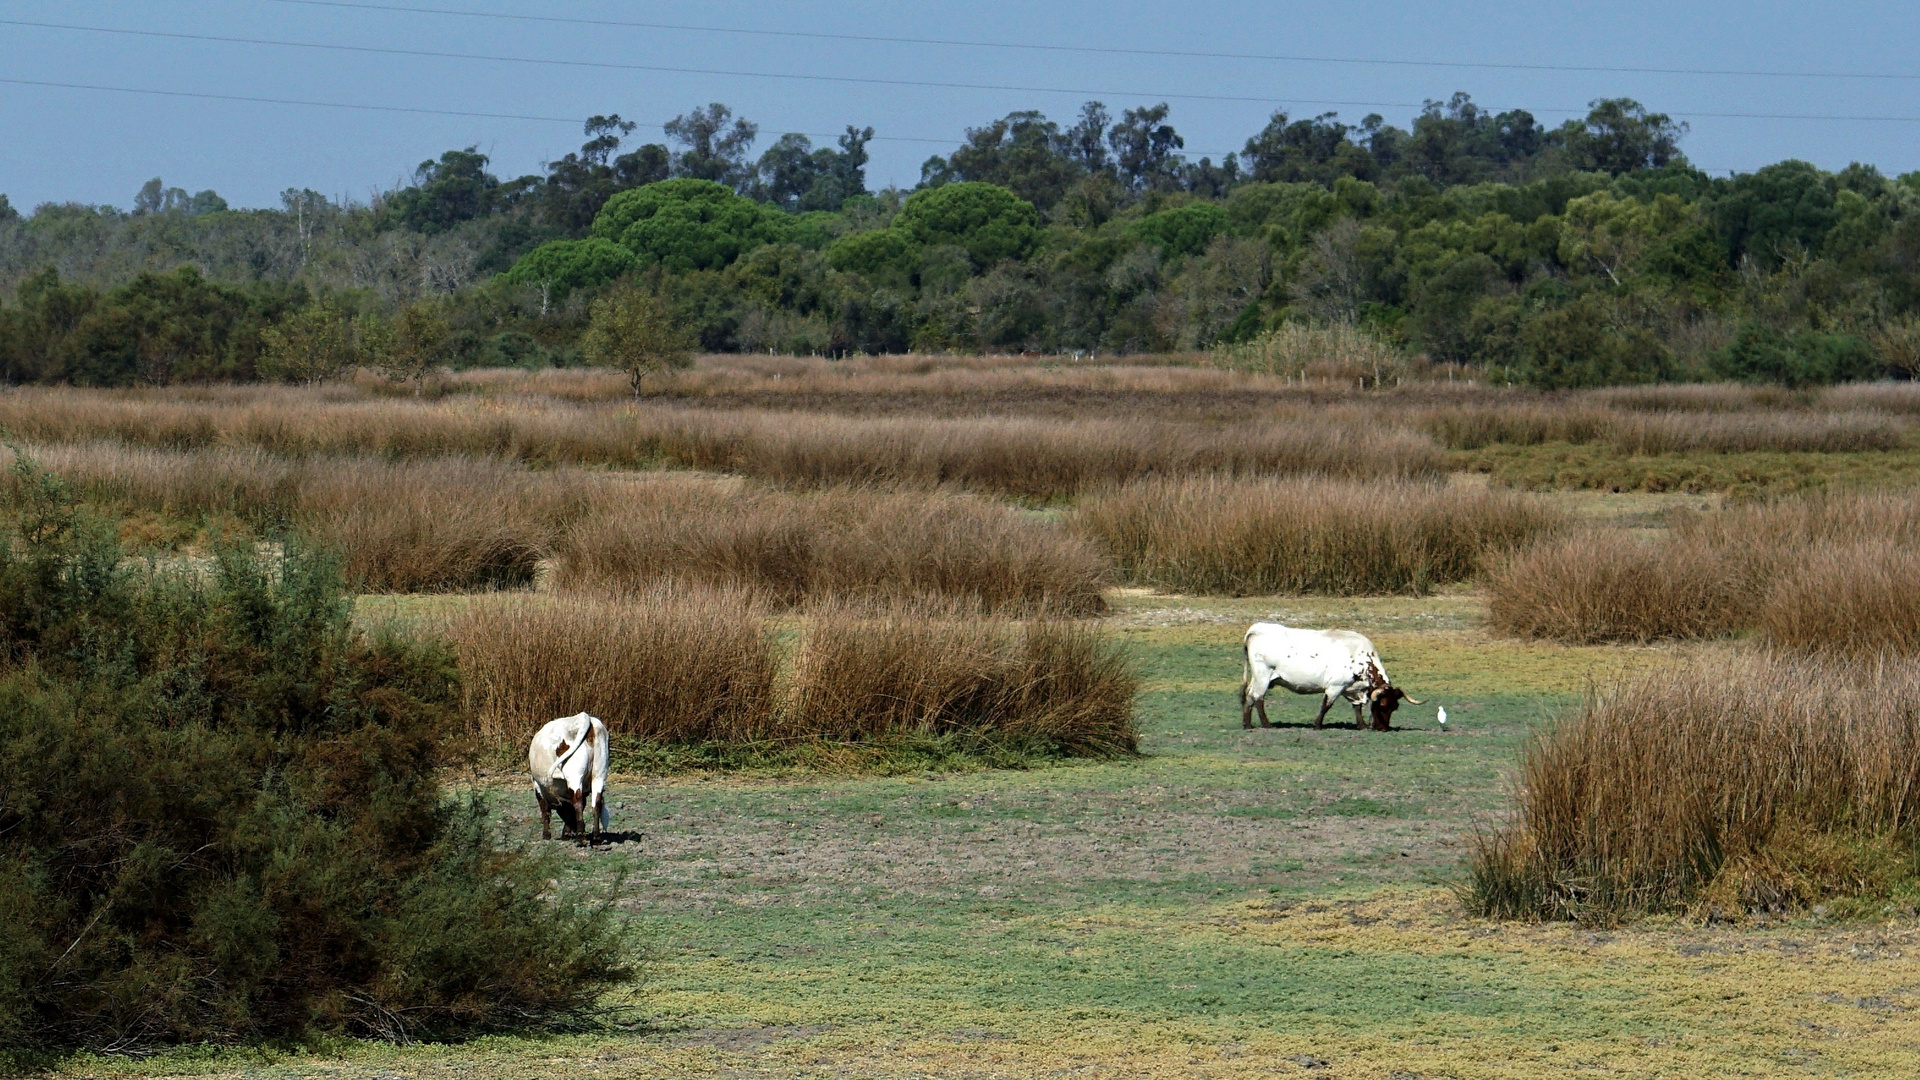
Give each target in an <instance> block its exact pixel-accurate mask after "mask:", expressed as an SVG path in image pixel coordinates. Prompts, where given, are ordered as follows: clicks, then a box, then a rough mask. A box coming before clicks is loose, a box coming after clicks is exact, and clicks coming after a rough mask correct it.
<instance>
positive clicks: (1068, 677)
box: [791, 604, 1139, 756]
mask: <svg viewBox="0 0 1920 1080" xmlns="http://www.w3.org/2000/svg"><path fill="white" fill-rule="evenodd" d="M793 680H794V688H793V693H794V697H793V707H792V719H791V724H792V726H793V727H795V728H797V729H798V730H800V731H804V732H806V733H808V734H809V735H811V736H821V737H826V738H832V739H840V740H849V741H852V740H863V739H864V740H873V739H881V738H890V737H899V736H920V737H938V736H947V735H957V736H960V737H963V738H966V739H969V740H980V741H986V742H992V743H1014V744H1017V745H1023V746H1028V747H1033V746H1041V747H1044V748H1046V749H1047V750H1049V751H1050V752H1053V753H1062V754H1070V755H1076V756H1112V755H1116V754H1131V753H1134V752H1135V751H1136V750H1137V735H1136V733H1135V730H1134V727H1133V698H1134V695H1135V694H1136V693H1137V692H1138V690H1139V680H1138V678H1137V677H1136V676H1135V675H1134V673H1133V671H1132V669H1131V668H1130V667H1129V665H1128V664H1127V662H1126V660H1125V658H1124V657H1123V655H1122V654H1121V652H1120V651H1119V649H1118V648H1116V647H1115V646H1114V645H1113V644H1111V643H1109V642H1108V641H1107V640H1106V639H1105V638H1104V637H1103V636H1102V635H1101V633H1100V632H1099V631H1097V630H1095V629H1093V628H1092V627H1089V626H1085V625H1082V624H1074V623H1059V622H1050V621H1037V622H1029V623H1027V624H1025V625H1024V626H1014V625H1011V624H1007V623H1002V622H991V621H986V620H981V619H978V618H971V617H967V616H966V615H964V614H956V613H955V612H954V610H953V609H947V610H941V609H937V608H936V609H928V608H924V607H919V606H908V607H899V606H894V607H880V608H875V607H870V606H865V605H854V606H850V605H845V604H837V605H832V606H829V607H825V608H821V609H817V610H816V611H815V613H814V615H813V617H812V618H811V619H810V620H809V623H808V626H807V630H806V641H805V644H804V646H803V647H802V649H801V651H800V654H799V657H798V658H797V660H796V662H795V665H794V674H793Z"/></svg>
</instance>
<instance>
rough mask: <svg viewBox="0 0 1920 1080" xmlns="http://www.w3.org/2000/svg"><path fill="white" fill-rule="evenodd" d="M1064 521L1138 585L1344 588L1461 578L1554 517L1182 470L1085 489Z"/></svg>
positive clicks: (1237, 589)
mask: <svg viewBox="0 0 1920 1080" xmlns="http://www.w3.org/2000/svg"><path fill="white" fill-rule="evenodd" d="M1074 521H1075V523H1076V525H1077V526H1078V527H1079V528H1080V529H1081V530H1083V531H1084V532H1086V533H1087V534H1088V535H1090V536H1092V537H1094V538H1096V539H1098V540H1099V541H1100V542H1101V543H1102V544H1104V545H1105V546H1106V548H1107V550H1108V551H1109V552H1111V553H1112V555H1113V558H1114V561H1115V563H1116V565H1117V566H1118V567H1119V569H1120V572H1121V573H1122V574H1123V575H1124V576H1125V577H1126V579H1127V580H1130V581H1135V582H1138V583H1141V584H1145V585H1152V586H1156V587H1160V588H1165V589H1173V590H1178V591H1182V592H1193V593H1224V594H1227V595H1233V596H1246V595H1264V594H1275V593H1296V594H1297V593H1324V594H1332V595H1342V596H1350V595H1364V594H1381V593H1406V592H1414V593H1418V592H1424V591H1425V590H1426V589H1428V588H1431V587H1432V586H1435V585H1441V584H1446V583H1449V582H1456V581H1464V580H1466V579H1467V578H1470V577H1472V576H1474V575H1475V574H1476V573H1478V572H1479V570H1480V568H1481V567H1482V566H1483V565H1484V564H1485V563H1486V561H1487V560H1488V559H1489V558H1490V557H1492V556H1496V555H1499V554H1501V553H1503V552H1506V551H1509V550H1512V549H1514V548H1517V547H1520V546H1522V545H1525V544H1528V543H1530V542H1532V541H1533V540H1534V539H1535V538H1537V537H1540V536H1543V535H1547V534H1550V533H1552V532H1554V531H1556V530H1558V529H1560V528H1561V527H1562V526H1563V525H1564V524H1565V517H1564V515H1563V514H1561V513H1560V512H1559V511H1557V510H1555V509H1553V508H1552V507H1551V506H1549V505H1547V504H1546V503H1544V502H1541V501H1539V500H1538V499H1536V498H1534V497H1531V496H1525V495H1516V494H1512V493H1507V492H1494V491H1486V490H1483V489H1472V488H1462V487H1437V486H1433V485H1426V484H1381V483H1375V484H1352V483H1342V482H1339V481H1332V480H1296V481H1280V480H1217V479H1185V480H1149V481H1143V482H1141V483H1137V484H1131V485H1128V486H1126V487H1123V488H1120V489H1118V490H1117V491H1113V492H1110V493H1107V494H1104V495H1100V496H1095V497H1092V498H1089V499H1088V500H1086V501H1085V502H1084V503H1083V504H1082V505H1081V507H1080V508H1079V509H1078V510H1077V511H1076V513H1075V516H1074Z"/></svg>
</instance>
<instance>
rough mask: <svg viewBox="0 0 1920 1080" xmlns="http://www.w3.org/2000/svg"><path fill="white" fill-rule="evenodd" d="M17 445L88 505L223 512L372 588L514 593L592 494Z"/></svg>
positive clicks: (124, 450)
mask: <svg viewBox="0 0 1920 1080" xmlns="http://www.w3.org/2000/svg"><path fill="white" fill-rule="evenodd" d="M26 449H28V450H29V451H30V452H31V453H32V454H33V455H34V457H35V458H37V459H38V460H39V461H40V463H41V464H42V465H43V466H44V467H46V468H47V469H48V470H49V471H52V472H54V473H57V474H58V475H60V476H62V477H64V478H65V479H67V480H68V481H69V482H70V483H72V484H74V485H75V487H76V488H77V489H78V490H79V491H80V492H81V493H82V494H84V495H85V496H86V497H88V498H89V499H92V500H94V501H96V502H100V503H105V504H108V505H112V506H115V507H118V508H121V509H137V510H148V511H154V512H158V513H163V514H168V515H172V516H176V517H193V518H208V517H215V516H219V515H229V516H231V517H234V518H237V519H239V520H241V521H243V522H245V523H247V524H248V525H249V526H251V527H252V528H253V529H254V530H255V531H257V532H260V533H269V534H270V533H273V532H276V531H279V530H281V529H286V528H293V529H298V530H300V531H302V532H304V533H306V534H307V535H309V536H311V537H312V538H314V539H316V540H318V541H320V542H321V543H323V544H326V545H327V546H329V547H332V548H334V549H336V550H338V551H339V552H340V553H341V555H342V557H343V558H344V559H345V571H346V573H347V577H348V580H349V581H351V582H353V583H354V585H355V586H356V587H357V588H362V589H367V590H371V591H375V592H433V591H442V590H449V589H468V588H491V587H497V586H502V585H514V584H524V583H526V582H528V581H530V580H532V577H533V574H534V569H535V566H536V564H537V563H538V561H539V560H540V559H541V558H542V557H543V556H544V554H545V553H546V552H547V551H548V550H549V549H550V548H551V546H552V543H553V539H554V537H555V535H556V534H557V532H558V530H559V529H560V527H561V526H562V525H563V524H564V523H565V522H567V521H569V520H572V519H574V518H576V517H578V516H579V515H580V514H582V513H583V512H584V511H585V508H586V507H587V505H588V504H589V503H590V502H591V501H592V499H593V498H594V493H595V489H596V487H597V484H596V482H595V480H594V478H592V477H590V476H587V475H586V474H582V473H579V472H574V471H562V472H558V473H546V474H534V473H529V472H527V471H526V470H525V469H521V468H519V467H517V466H514V465H511V464H508V463H503V462H497V461H488V460H475V459H469V458H433V459H428V460H423V461H406V462H389V461H381V460H376V459H370V458H364V457H346V458H312V459H306V460H293V461H290V460H287V459H284V458H277V457H274V456H273V455H270V454H264V453H261V452H259V451H255V450H224V449H215V450H203V451H185V452H183V451H164V450H149V449H139V448H132V447H126V446H122V445H118V444H114V443H86V444H79V445H66V446H59V445H56V446H39V447H29V448H26ZM11 453H12V452H11V451H8V452H6V454H4V455H0V460H6V459H10V457H11ZM6 483H11V479H10V478H9V479H6V480H0V484H6Z"/></svg>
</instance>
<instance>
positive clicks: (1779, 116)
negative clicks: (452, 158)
mask: <svg viewBox="0 0 1920 1080" xmlns="http://www.w3.org/2000/svg"><path fill="white" fill-rule="evenodd" d="M0 26H24V27H32V28H35V29H42V30H69V31H76V32H80V33H90V34H114V35H121V36H127V37H146V38H169V39H174V40H180V41H205V42H213V43H217V44H226V45H267V46H272V47H277V48H289V49H316V50H322V51H330V52H353V53H372V54H376V55H382V56H411V57H420V58H426V59H437V60H479V61H487V62H493V63H510V64H535V65H549V66H557V67H575V68H599V69H607V70H615V71H649V72H658V73H664V74H672V75H719V76H723V77H726V78H736V79H788V80H798V81H805V82H832V83H852V84H858V85H867V86H917V87H931V88H935V89H948V90H1010V91H1015V92H1018V93H1026V94H1069V95H1073V96H1076V97H1077V96H1084V95H1094V94H1097V95H1102V96H1108V97H1114V96H1118V97H1136V98H1144V99H1149V100H1150V99H1153V98H1159V99H1161V100H1186V101H1227V102H1243V103H1246V102H1251V103H1255V104H1262V105H1341V106H1354V107H1359V108H1385V109H1420V108H1425V107H1426V104H1427V103H1426V102H1408V101H1335V100H1329V99H1318V98H1279V97H1251V96H1243V95H1230V94H1177V93H1167V92H1164V91H1151V92H1143V91H1138V90H1098V89H1095V90H1088V89H1071V88H1067V87H1054V86H1015V85H1007V84H997V83H962V82H941V81H933V80H924V79H879V78H871V77H862V76H856V75H796V74H781V73H776V72H765V71H732V70H724V69H717V68H688V67H668V66H664V65H655V64H620V63H612V62H608V61H597V60H556V59H547V58H543V57H528V56H505V55H498V54H492V53H458V52H441V51H436V50H428V49H399V48H393V47H389V46H378V45H335V44H329V43H322V42H311V41H281V40H276V39H272V38H245V37H229V36H225V35H218V34H188V33H182V32H178V31H168V30H125V29H120V28H117V27H107V26H80V25H76V24H72V23H52V22H35V21H30V20H26V19H0ZM1530 111H1533V112H1541V113H1551V114H1555V115H1565V116H1579V115H1582V114H1583V113H1584V112H1585V111H1586V110H1584V109H1547V108H1542V109H1534V110H1530ZM1676 115H1680V116H1683V117H1684V116H1692V117H1699V118H1703V119H1727V120H1815V121H1858V122H1865V123H1899V124H1907V123H1920V116H1852V115H1838V114H1833V115H1808V114H1805V113H1728V112H1699V111H1693V110H1687V111H1684V112H1682V111H1679V110H1676Z"/></svg>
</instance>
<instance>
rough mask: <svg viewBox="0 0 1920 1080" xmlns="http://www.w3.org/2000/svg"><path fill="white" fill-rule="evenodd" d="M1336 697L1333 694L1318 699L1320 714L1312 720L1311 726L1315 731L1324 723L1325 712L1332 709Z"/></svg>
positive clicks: (1325, 718)
mask: <svg viewBox="0 0 1920 1080" xmlns="http://www.w3.org/2000/svg"><path fill="white" fill-rule="evenodd" d="M1336 696H1337V695H1335V694H1331V693H1329V694H1328V695H1327V696H1326V697H1324V698H1321V699H1320V714H1319V715H1318V716H1315V717H1314V718H1313V726H1314V729H1315V730H1318V729H1319V728H1320V727H1321V726H1322V725H1323V724H1325V723H1326V721H1327V710H1328V709H1331V708H1333V699H1334V698H1335V697H1336Z"/></svg>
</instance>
